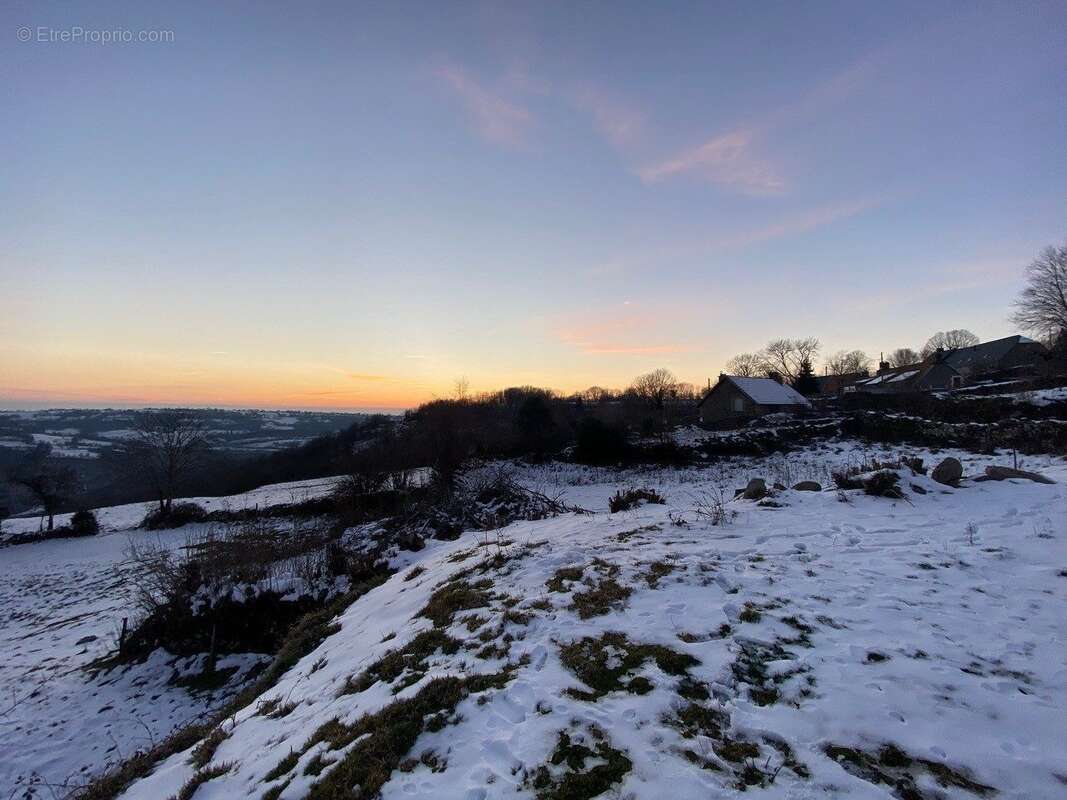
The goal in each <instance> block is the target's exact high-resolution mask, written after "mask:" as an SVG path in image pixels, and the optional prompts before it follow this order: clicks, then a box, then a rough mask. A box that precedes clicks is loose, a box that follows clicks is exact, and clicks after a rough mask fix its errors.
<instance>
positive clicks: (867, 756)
mask: <svg viewBox="0 0 1067 800" xmlns="http://www.w3.org/2000/svg"><path fill="white" fill-rule="evenodd" d="M823 752H824V753H826V755H827V756H828V757H829V758H831V759H833V760H834V761H836V762H837V763H838V764H840V765H841V767H842V768H843V769H844V770H845V771H846V772H849V773H851V774H852V775H855V776H856V777H858V778H862V779H863V780H865V781H867V782H868V783H874V784H882V785H885V786H892V787H894V788H895V790H896V794H897V796H898V797H901V798H904V800H925V798H927V797H928V795H925V794H923V793H922V792H921V791H920V790H919V789H918V787H917V786H916V783H915V777H916V775H918V774H921V773H923V772H925V773H927V774H928V775H930V776H931V777H932V778H933V779H934V780H935V781H937V783H938V785H939V786H941V787H942V788H944V789H949V788H952V789H963V790H965V791H967V792H970V793H971V794H974V795H978V796H979V797H988V796H990V795H993V794H996V791H997V790H996V789H994V788H993V787H992V786H987V785H985V784H983V783H979V782H978V781H976V780H974V779H973V778H971V777H970V775H968V774H967V773H966V772H964V771H963V770H962V769H956V768H953V767H950V766H949V765H948V764H943V763H941V762H939V761H930V760H928V759H923V758H914V757H912V756H910V755H908V754H907V753H905V752H904V751H903V750H901V749H900V748H899V747H897V746H896V745H894V744H886V745H883V746H882V747H881V748H880V749H879V750H878V751H877V752H876V753H875V752H867V751H864V750H860V749H859V748H856V747H845V746H842V745H835V744H828V745H826V746H825V747H824V748H823Z"/></svg>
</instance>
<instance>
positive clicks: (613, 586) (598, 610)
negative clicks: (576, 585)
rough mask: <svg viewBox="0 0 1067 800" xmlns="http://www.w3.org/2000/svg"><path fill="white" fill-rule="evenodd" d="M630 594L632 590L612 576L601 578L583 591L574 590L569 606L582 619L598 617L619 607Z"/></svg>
mask: <svg viewBox="0 0 1067 800" xmlns="http://www.w3.org/2000/svg"><path fill="white" fill-rule="evenodd" d="M631 594H633V590H632V589H631V588H630V587H629V586H623V585H622V584H621V583H619V582H618V581H616V580H615V579H614V578H603V579H601V580H600V581H598V582H597V583H596V584H595V585H594V586H591V587H589V588H588V589H586V590H585V591H584V592H575V593H574V595H573V602H572V604H571V608H573V609H574V610H575V611H577V612H578V616H579V617H581V618H582V619H589V618H590V617H599V616H601V615H603V614H607V613H608V612H609V611H611V610H612V609H613V608H621V607H622V606H623V605H624V604H625V603H626V601H627V600H628V599H629V597H630V595H631Z"/></svg>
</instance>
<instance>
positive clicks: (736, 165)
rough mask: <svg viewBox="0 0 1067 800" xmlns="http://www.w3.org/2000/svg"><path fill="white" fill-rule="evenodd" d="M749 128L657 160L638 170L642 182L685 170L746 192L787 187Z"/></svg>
mask: <svg viewBox="0 0 1067 800" xmlns="http://www.w3.org/2000/svg"><path fill="white" fill-rule="evenodd" d="M755 138H756V136H755V134H754V133H753V132H752V131H749V130H744V129H738V130H735V131H733V132H731V133H725V134H723V135H721V136H716V137H715V138H713V139H709V140H708V141H706V142H704V143H703V144H702V145H699V146H698V147H695V148H693V149H691V150H687V151H685V152H682V153H680V154H679V155H677V156H675V157H674V158H670V159H668V160H666V161H663V162H661V163H659V164H653V165H651V166H648V167H644V168H642V169H640V170H638V173H637V174H638V175H639V176H640V178H641V180H643V181H645V183H655V182H657V181H661V180H663V179H665V178H671V177H674V176H677V175H683V174H686V173H697V174H698V175H701V176H703V177H704V178H706V179H707V180H709V181H711V182H712V183H716V184H718V185H720V186H724V187H726V188H729V189H736V190H738V191H741V192H744V193H745V194H757V195H774V194H782V193H783V192H784V191H785V189H786V181H785V179H784V178H783V177H782V176H781V175H780V174H779V173H778V171H777V170H776V169H775V168H774V166H773V165H772V164H771V163H770V162H769V161H768V160H767V159H766V158H764V157H762V156H760V155H759V154H758V153H757V152H756V151H755V148H754V147H753V141H754V139H755Z"/></svg>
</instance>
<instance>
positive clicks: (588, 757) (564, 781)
mask: <svg viewBox="0 0 1067 800" xmlns="http://www.w3.org/2000/svg"><path fill="white" fill-rule="evenodd" d="M589 761H593V762H596V763H594V764H593V765H592V766H587V762H589ZM548 763H549V764H550V765H551V767H549V766H548V765H542V766H541V767H539V768H538V769H537V770H535V771H534V772H533V773H532V774H529V775H527V776H526V781H525V783H527V784H528V785H531V786H532V787H533V788H534V790H535V791H536V792H537V799H538V800H592V798H594V797H600V796H601V795H603V794H604V793H605V792H607V791H608V790H609V789H611V787H612V786H614V785H615V784H617V783H619V782H620V781H622V779H623V778H624V777H625V776H626V774H627V773H628V772H629V771H630V770H631V769H633V762H631V761H630V759H629V758H627V757H626V755H625V754H624V753H623V752H622V751H621V750H616V749H615V748H614V747H612V746H611V744H610V743H609V742H608V741H607V739H606V737H605V736H604V733H603V732H602V731H600V730H599V729H598V728H594V729H592V730H591V731H590V734H589V736H588V738H587V737H585V736H581V737H580V738H579V739H577V740H575V739H573V738H572V737H571V735H570V734H569V733H568V732H567V731H560V733H559V738H558V740H557V741H556V748H555V750H553V752H552V755H551V756H550V757H549V760H548Z"/></svg>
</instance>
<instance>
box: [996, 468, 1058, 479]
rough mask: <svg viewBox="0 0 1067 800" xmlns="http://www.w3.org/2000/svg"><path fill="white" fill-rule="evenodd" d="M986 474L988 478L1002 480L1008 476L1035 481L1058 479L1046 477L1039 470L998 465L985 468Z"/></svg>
mask: <svg viewBox="0 0 1067 800" xmlns="http://www.w3.org/2000/svg"><path fill="white" fill-rule="evenodd" d="M985 476H986V479H987V480H991V481H1002V480H1006V479H1007V478H1024V479H1025V480H1028V481H1033V482H1034V483H1055V482H1056V481H1054V480H1052V479H1051V478H1046V477H1045V476H1044V475H1041V474H1039V473H1037V472H1026V471H1025V470H1021V469H1012V468H1011V467H998V466H991V467H986V468H985Z"/></svg>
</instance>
